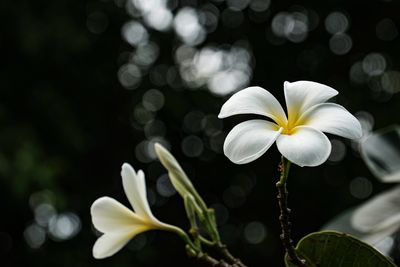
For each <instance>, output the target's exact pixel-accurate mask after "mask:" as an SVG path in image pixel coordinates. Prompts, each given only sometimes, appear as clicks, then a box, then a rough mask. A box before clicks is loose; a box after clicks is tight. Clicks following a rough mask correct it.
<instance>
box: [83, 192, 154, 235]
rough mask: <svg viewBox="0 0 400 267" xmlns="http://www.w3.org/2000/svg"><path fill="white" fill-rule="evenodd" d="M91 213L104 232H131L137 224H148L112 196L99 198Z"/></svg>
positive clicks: (96, 224) (100, 229) (94, 222)
mask: <svg viewBox="0 0 400 267" xmlns="http://www.w3.org/2000/svg"><path fill="white" fill-rule="evenodd" d="M90 213H91V215H92V222H93V225H94V227H95V228H96V229H97V230H99V231H100V232H103V233H108V232H130V231H132V229H133V228H135V226H137V225H146V224H147V223H146V220H144V219H143V218H140V217H139V216H138V215H136V214H135V213H134V212H132V211H131V210H130V209H128V208H127V207H125V206H124V205H122V204H121V203H119V202H118V201H116V200H115V199H113V198H110V197H102V198H99V199H97V200H96V201H95V202H94V203H93V204H92V206H91V208H90Z"/></svg>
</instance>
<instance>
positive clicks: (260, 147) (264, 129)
mask: <svg viewBox="0 0 400 267" xmlns="http://www.w3.org/2000/svg"><path fill="white" fill-rule="evenodd" d="M278 129H279V126H278V125H276V124H275V123H272V122H268V121H265V120H249V121H245V122H242V123H240V124H238V125H236V126H235V127H234V128H233V129H232V130H231V131H230V132H229V134H228V136H227V137H226V139H225V143H224V153H225V155H226V156H227V157H228V158H229V159H230V160H231V161H232V162H234V163H236V164H245V163H248V162H250V161H253V160H255V159H257V158H259V157H261V155H262V154H264V153H265V151H267V150H268V148H270V147H271V145H272V144H273V143H274V142H275V140H276V138H278V136H279V135H280V133H281V132H282V128H281V129H279V130H278Z"/></svg>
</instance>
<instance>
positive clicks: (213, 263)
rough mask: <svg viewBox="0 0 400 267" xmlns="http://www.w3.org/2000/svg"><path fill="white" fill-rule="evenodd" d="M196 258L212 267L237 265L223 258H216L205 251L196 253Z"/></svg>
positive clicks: (232, 266) (235, 266) (233, 266)
mask: <svg viewBox="0 0 400 267" xmlns="http://www.w3.org/2000/svg"><path fill="white" fill-rule="evenodd" d="M197 258H198V259H199V260H201V261H203V262H205V263H207V264H209V265H211V266H213V267H238V266H237V265H231V264H229V263H227V262H225V261H224V260H217V259H215V258H213V257H211V256H210V255H208V254H206V253H201V254H198V255H197Z"/></svg>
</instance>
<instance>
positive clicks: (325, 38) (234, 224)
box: [0, 0, 400, 267]
mask: <svg viewBox="0 0 400 267" xmlns="http://www.w3.org/2000/svg"><path fill="white" fill-rule="evenodd" d="M232 3H233V4H232ZM234 3H235V1H230V2H229V1H228V2H225V1H208V2H206V1H195V0H191V1H189V0H187V1H169V7H171V9H172V12H173V14H176V13H177V12H178V10H179V9H180V8H182V7H184V6H191V7H193V8H195V9H196V10H201V9H202V7H203V6H204V4H212V5H214V6H215V7H216V8H217V10H219V13H220V16H217V18H218V25H217V26H216V28H215V30H214V31H210V32H209V33H208V34H207V36H206V38H205V40H204V41H203V42H201V43H199V44H197V45H195V47H197V48H202V47H204V46H207V45H209V44H213V45H214V46H216V47H220V48H221V49H223V48H224V46H221V45H223V44H228V45H231V44H234V43H235V42H237V41H239V40H245V41H247V44H246V45H245V46H244V47H246V49H248V50H249V51H251V54H252V57H251V62H250V67H251V69H252V70H253V73H252V76H250V80H249V82H248V83H247V85H260V86H262V87H264V88H266V89H268V90H270V91H271V92H272V93H273V94H274V95H276V96H277V98H278V99H279V100H280V101H281V103H284V99H283V82H284V81H285V80H288V81H296V80H313V81H318V82H321V83H324V84H328V85H330V86H332V87H333V88H336V89H338V91H339V92H340V95H339V96H338V97H337V98H336V99H335V101H336V102H338V103H339V104H342V105H344V106H345V107H346V108H347V109H348V110H349V111H351V112H352V113H355V114H356V115H357V114H358V115H357V116H358V118H359V119H360V120H361V121H362V123H363V126H364V128H365V131H368V130H371V129H378V128H382V127H385V126H388V125H390V124H393V123H398V122H399V115H398V114H399V113H398V107H399V104H400V98H399V97H400V96H399V94H397V92H398V91H399V89H400V78H399V77H400V74H399V72H398V71H399V70H400V66H399V56H400V50H399V44H400V43H399V38H398V37H397V30H396V29H398V27H399V18H400V5H399V2H398V1H344V0H343V1H333V0H330V1H272V2H271V3H270V5H269V7H268V9H266V10H265V11H263V12H258V13H257V12H254V11H252V9H251V8H250V7H245V8H243V9H242V10H238V9H235V6H234ZM229 6H230V9H229V10H228V8H229ZM232 10H233V11H232ZM298 10H300V11H302V12H306V11H307V12H310V10H312V12H311V13H307V12H306V14H308V15H310V14H311V15H310V16H309V18H313V19H314V20H313V23H314V24H313V25H315V26H314V29H312V30H310V31H308V33H307V37H306V38H305V39H304V40H301V41H297V42H294V41H291V40H290V38H289V39H285V37H282V36H281V37H277V36H275V35H276V34H275V35H274V33H273V31H272V30H271V25H272V21H273V19H274V17H275V16H276V15H277V14H278V13H280V12H289V13H290V12H295V11H298ZM304 10H306V11H304ZM224 11H226V12H225V13H224ZM0 12H1V16H0V21H1V33H0V55H1V67H0V88H1V89H0V125H1V130H0V211H1V217H0V265H1V266H120V267H122V266H172V265H174V266H177V265H178V263H179V264H186V265H190V266H191V265H193V266H202V265H201V264H198V263H197V262H195V260H192V259H187V257H186V255H185V251H184V247H183V244H182V242H181V241H180V240H179V239H178V238H177V237H175V236H173V235H172V234H168V233H161V232H150V233H146V234H143V236H144V237H138V238H137V239H135V240H133V241H132V242H131V243H130V244H129V245H128V247H127V248H124V249H123V250H122V251H120V252H119V253H117V254H116V255H114V256H113V257H111V258H109V259H105V260H95V259H93V257H92V254H91V249H92V246H93V244H94V242H95V240H96V235H95V233H94V231H93V228H92V225H91V221H90V214H89V208H90V205H91V204H92V202H93V201H94V200H95V199H96V198H98V197H100V196H104V195H107V196H112V197H115V198H116V199H118V200H119V201H121V202H122V203H124V204H126V205H128V202H127V200H126V197H125V196H124V194H123V189H122V185H121V180H120V176H119V172H120V167H121V165H122V163H123V162H129V163H131V164H132V165H133V166H134V167H135V168H136V169H143V170H144V171H145V173H146V177H147V184H148V186H149V188H150V190H151V193H149V195H151V199H152V201H151V202H152V203H154V205H153V212H154V214H155V215H156V216H157V217H158V218H160V220H162V221H165V222H168V223H172V224H176V225H179V226H180V227H183V228H185V229H186V228H187V226H188V225H187V222H186V220H185V215H184V210H183V207H182V206H183V205H182V201H181V199H180V198H179V196H178V195H177V194H175V195H173V196H171V197H166V196H160V195H159V193H158V191H157V183H158V182H157V181H158V179H159V177H160V176H162V175H163V174H164V173H165V171H164V170H163V169H162V166H161V165H160V164H159V163H158V162H157V161H154V160H152V159H150V158H149V156H148V155H146V153H145V152H143V147H147V146H148V145H149V142H150V144H151V142H153V141H154V140H164V141H163V142H165V143H166V144H169V147H170V149H171V150H172V152H173V154H174V155H175V156H176V157H177V158H178V159H179V161H180V162H181V163H182V165H183V166H184V168H185V170H186V171H187V172H188V174H189V176H190V177H191V179H192V181H193V183H194V184H195V185H196V187H197V189H198V191H199V192H200V193H201V194H202V195H203V196H204V198H205V200H206V202H207V203H208V204H210V205H216V206H215V207H216V208H217V213H218V214H219V215H218V216H219V218H220V222H221V232H222V236H223V238H224V240H225V241H226V243H227V244H228V245H229V246H230V247H231V250H232V251H233V252H234V253H235V254H236V255H238V256H240V257H241V258H242V259H243V261H244V262H246V263H248V264H249V265H250V266H270V265H271V266H282V253H283V252H282V247H281V245H280V240H279V232H280V229H279V225H278V221H277V204H276V201H275V195H276V192H275V182H276V180H277V175H278V172H277V167H276V166H277V164H278V163H279V153H278V151H277V149H276V148H275V147H273V148H272V149H270V150H269V151H268V152H267V153H266V154H265V155H264V156H263V157H262V158H261V159H259V160H257V161H255V162H252V163H250V164H247V165H241V166H239V165H234V164H233V163H231V162H230V161H229V160H228V159H227V158H226V157H225V156H224V155H223V153H221V150H222V142H223V137H224V136H225V135H226V134H227V133H228V131H229V130H230V129H231V128H232V127H233V126H234V125H235V124H236V123H238V122H240V121H242V120H243V119H246V118H247V116H243V117H241V116H239V117H234V118H229V119H225V120H224V121H223V124H221V122H219V121H218V120H216V119H215V116H216V115H217V114H218V112H219V109H220V107H221V105H222V104H223V103H224V101H225V100H226V99H227V97H228V96H229V95H225V96H221V95H217V94H213V93H211V92H210V91H209V90H207V86H199V88H195V89H193V88H191V89H189V88H188V87H190V86H188V85H187V84H185V82H184V81H180V80H179V79H180V77H179V75H178V77H177V78H176V79H177V80H178V81H177V82H176V83H173V85H171V84H170V83H169V82H168V81H165V78H163V77H164V75H165V73H163V72H162V71H160V73H159V74H160V77H161V78H159V79H158V80H157V79H156V78H151V75H153V74H154V72H153V74H151V73H152V70H153V69H156V70H157V66H159V65H162V66H163V67H165V66H168V67H171V66H174V65H176V61H174V56H173V54H174V51H175V50H176V49H177V47H179V46H180V45H181V44H182V41H180V40H179V38H177V36H176V34H175V33H174V32H173V31H166V32H160V31H157V30H154V29H151V28H150V27H148V32H149V36H150V37H149V39H150V40H151V41H152V42H154V43H156V44H158V46H159V56H158V58H157V59H156V60H155V62H154V63H152V64H151V65H150V66H148V67H147V69H146V70H143V71H142V74H141V82H140V83H137V84H136V85H135V86H134V87H135V88H134V89H132V88H131V89H129V88H128V89H126V88H124V86H122V85H121V83H120V82H119V78H118V71H119V69H120V68H121V66H123V65H124V64H126V63H127V62H128V60H129V53H133V52H134V51H135V49H136V48H135V47H134V46H131V45H129V44H128V43H127V42H125V41H124V40H123V38H122V37H121V28H122V26H123V25H124V23H126V22H128V21H129V20H132V19H134V18H132V17H131V16H130V15H128V14H127V12H126V10H125V8H124V2H123V1H116V3H115V2H113V1H107V0H103V1H78V0H56V1H44V0H36V1H27V0H20V1H2V2H1V3H0ZM332 12H341V13H342V14H345V16H346V17H347V19H348V21H349V27H348V29H347V30H346V31H345V34H346V36H349V37H350V38H351V39H352V45H351V48H350V49H349V51H347V52H343V54H340V55H338V54H335V52H334V51H333V50H332V49H334V48H332V47H330V45H329V43H330V39H331V38H332V34H331V33H329V32H327V30H326V27H325V19H326V17H327V16H328V15H329V14H330V13H332ZM93 14H94V15H93ZM99 14H100V15H99ZM222 17H224V19H222ZM136 20H137V21H141V22H143V21H142V19H141V18H136ZM382 20H384V21H385V22H386V24H385V22H384V23H383V24H382ZM93 21H94V22H93ZM388 21H389V22H388ZM379 23H381V24H379ZM378 25H380V26H378ZM382 25H383V26H382ZM385 25H386V26H385ZM388 25H389V26H388ZM396 27H397V28H396ZM225 46H226V45H225ZM339 49H340V47H339ZM371 53H377V54H378V55H379V56H380V57H379V56H378V57H375V58H373V57H370V58H372V59H373V60H372V61H371V62H372V63H371V62H370V65H368V64H369V63H368V62H367V63H365V58H366V56H368V55H369V54H371ZM382 57H383V58H384V66H383V69H382V62H381V61H382V60H381V59H382ZM376 58H377V59H376ZM374 59H375V61H374ZM363 60H364V61H363ZM379 60H381V61H379ZM357 62H364V63H365V64H367V65H368V66H372V67H371V68H372V72H373V71H375V72H374V73H372V74H371V73H367V72H366V70H365V68H367V69H368V66H367V67H365V68H364V69H362V68H361V67H360V66H361V65H362V63H359V65H358V67H359V68H358V69H357V66H356V67H354V65H355V64H356V63H357ZM371 64H372V65H371ZM374 64H375V65H374ZM352 67H353V68H352ZM360 68H361V69H360ZM160 69H162V68H160ZM351 70H353V71H354V73H355V74H354V73H353V74H352V72H351ZM357 71H358V72H357ZM363 71H364V72H363ZM156 74H157V73H156ZM156 74H154V75H156ZM154 75H153V76H154ZM385 75H386V76H385ZM153 76H152V77H153ZM160 79H161V80H160ZM175 81H176V80H175ZM385 81H386V83H385ZM388 83H389V85H388ZM151 88H155V89H157V90H158V91H157V92H162V94H163V96H164V105H163V106H162V107H161V109H159V110H157V111H154V110H151V108H150V111H148V110H147V111H146V109H143V104H142V102H143V100H142V99H143V96H144V94H145V93H146V92H147V91H148V90H149V89H151ZM238 89H239V88H238ZM145 106H146V105H145ZM135 110H136V111H135ZM192 111H196V112H198V113H195V114H204V115H207V116H208V117H207V118H208V119H204V118H203V119H202V121H203V123H201V122H200V121H195V120H194V121H192V119H191V118H190V117H189V118H186V124H185V116H186V115H187V114H188V113H189V112H192ZM135 112H136V113H135ZM140 112H142V113H143V114H142V113H140ZM199 112H200V113H199ZM135 114H136V115H135ZM138 114H139V115H138ZM140 114H142V115H140ZM149 114H150V115H149ZM146 116H148V117H149V119H146V118H147V117H146ZM200 117H201V116H200ZM138 118H139V121H138ZM143 118H145V119H143ZM200 119H201V118H200ZM140 120H141V121H140ZM152 120H156V121H157V123H159V124H160V122H161V126H160V127H158V128H157V127H155V128H154V129H155V130H154V132H155V133H154V134H152V133H148V132H149V131H150V130H148V128H147V130H145V129H146V124H148V123H151V122H152ZM208 120H209V121H208ZM188 121H189V122H188ZM188 125H189V126H188ZM210 125H211V126H210ZM148 127H150V126H148ZM146 131H147V132H146ZM150 132H151V131H150ZM154 136H157V138H161V139H157V138H156V139H154ZM188 136H190V138H189V139H185V138H187V137H188ZM333 138H334V139H335V141H334V147H333V151H334V152H335V151H336V152H335V153H339V154H335V155H336V156H337V155H339V156H337V157H336V158H335V157H333V158H331V159H330V160H329V161H328V162H327V163H325V164H323V165H321V166H319V167H316V168H300V167H297V166H294V167H293V168H292V172H291V175H290V178H289V191H290V197H289V201H290V206H291V208H292V210H293V216H292V220H293V226H294V230H293V237H294V239H295V240H298V239H299V238H301V237H302V236H303V235H305V234H307V233H309V232H312V231H317V230H318V229H319V228H320V227H321V226H322V225H323V224H324V223H326V222H327V221H328V220H329V219H331V218H332V217H333V216H334V215H336V214H338V213H340V212H341V211H342V210H344V209H346V208H348V207H350V206H353V205H356V204H358V203H361V202H362V201H363V200H365V199H367V198H368V197H370V196H371V195H373V194H376V193H377V192H380V191H382V190H383V189H385V188H387V187H388V185H383V184H380V183H378V182H377V180H376V179H375V178H374V177H373V176H372V174H371V173H370V172H369V171H368V169H367V168H366V166H365V165H364V163H363V161H362V159H361V158H360V156H359V154H358V152H357V144H355V143H353V144H351V143H350V141H348V140H344V139H341V138H338V137H333ZM146 140H147V141H146ZM182 140H186V141H187V142H186V143H182ZM199 140H200V141H201V142H199ZM210 142H213V143H212V144H213V145H210ZM335 144H336V146H335ZM344 145H345V146H344ZM185 147H186V148H185ZM335 149H336V150H335ZM185 151H186V152H185ZM193 151H194V152H193ZM337 151H339V152H337ZM343 151H344V152H343ZM357 177H358V178H357ZM356 178H357V179H358V180H354V179H356ZM161 181H165V179H164V180H161ZM354 181H355V182H354ZM159 183H161V182H159ZM160 185H161V187H162V185H163V184H160ZM164 186H165V185H164ZM162 188H164V187H162ZM162 188H161V189H162ZM164 189H165V188H164ZM166 190H167V191H168V190H170V188H169V187H168V185H166ZM168 192H170V191H168ZM168 192H167V193H168ZM38 203H39V204H38ZM40 203H41V204H43V203H45V204H46V205H47V206H45V207H47V209H44V213H40V210H39V211H38V210H37V207H38V205H39V206H40ZM49 206H50V208H49ZM42 208H43V205H42ZM35 210H36V211H35ZM49 210H50V211H49ZM55 211H56V212H57V213H58V214H59V215H60V214H67V215H68V214H69V215H71V214H72V215H71V216H72V218H73V219H74V220H75V223H76V222H77V217H78V218H79V219H78V223H77V224H76V225H75V226H77V228H76V229H75V230H74V231H75V232H74V233H73V234H71V235H70V236H64V237H60V236H58V237H57V233H55V232H54V231H53V232H52V230H51V224H50V223H49V222H47V221H44V222H41V221H40V218H42V217H43V216H44V218H46V214H49V212H50V214H53V216H54V214H55ZM46 212H47V213H46ZM43 214H44V215H43ZM40 216H42V217H40ZM76 216H77V217H76ZM79 222H80V223H79ZM251 222H253V224H250V226H251V225H252V226H254V225H257V227H256V228H251V227H250V226H249V223H251ZM254 222H256V223H255V224H254ZM61 225H62V224H61ZM79 225H80V227H79ZM249 227H250V228H249ZM245 229H247V230H248V231H247V233H249V231H250V235H251V233H253V235H252V237H253V239H254V235H256V237H257V235H261V236H263V237H264V238H261V240H257V241H254V240H253V241H252V239H251V237H250V241H249V238H248V237H246V234H245V233H246V230H245ZM254 229H255V230H254ZM260 229H261V230H260ZM252 231H253V232H252ZM260 231H261V232H260ZM254 233H256V234H254ZM264 235H265V236H264ZM37 236H39V237H37ZM32 238H33V239H34V240H33V241H32ZM35 238H38V240H39V241H38V240H36V239H35ZM43 238H44V240H41V239H43ZM255 239H257V238H255ZM35 240H36V241H35ZM253 243H256V244H253Z"/></svg>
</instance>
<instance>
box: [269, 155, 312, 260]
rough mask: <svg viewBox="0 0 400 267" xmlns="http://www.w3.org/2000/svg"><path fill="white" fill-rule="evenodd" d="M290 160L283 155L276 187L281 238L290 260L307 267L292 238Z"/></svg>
mask: <svg viewBox="0 0 400 267" xmlns="http://www.w3.org/2000/svg"><path fill="white" fill-rule="evenodd" d="M289 167H290V161H288V160H287V159H286V158H284V157H282V162H281V164H280V165H279V171H280V172H281V176H280V180H279V182H277V183H276V188H277V189H278V196H277V198H278V203H279V210H280V215H279V222H280V224H281V229H282V234H281V235H280V238H281V240H282V244H283V246H284V248H285V250H286V252H287V254H288V256H289V260H290V261H291V262H292V263H294V264H296V265H297V266H300V267H305V266H306V265H305V260H304V259H302V258H300V257H299V255H297V252H296V250H295V248H294V245H293V240H292V239H291V237H290V235H291V229H290V227H291V223H290V220H289V215H290V209H289V208H288V204H287V197H288V191H287V189H286V180H287V177H288V174H289Z"/></svg>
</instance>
